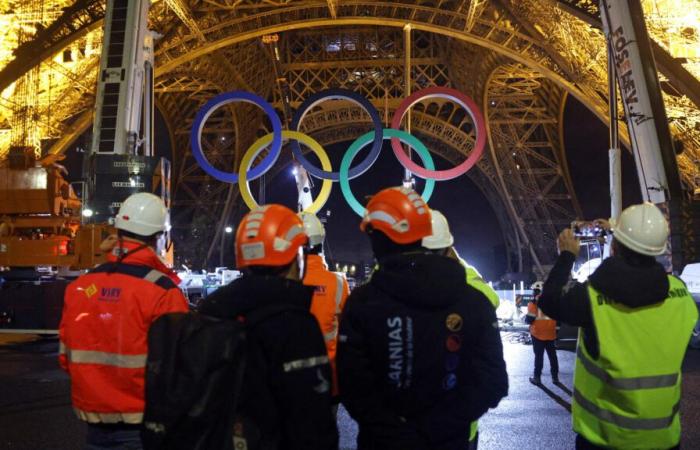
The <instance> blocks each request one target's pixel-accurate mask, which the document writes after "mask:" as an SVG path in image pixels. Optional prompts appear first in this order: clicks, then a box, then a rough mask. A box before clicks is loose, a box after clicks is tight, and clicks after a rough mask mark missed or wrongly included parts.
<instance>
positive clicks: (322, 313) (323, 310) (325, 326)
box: [304, 255, 350, 395]
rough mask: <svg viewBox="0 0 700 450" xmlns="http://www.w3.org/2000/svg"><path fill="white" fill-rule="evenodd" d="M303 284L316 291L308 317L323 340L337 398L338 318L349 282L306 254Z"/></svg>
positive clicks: (318, 257)
mask: <svg viewBox="0 0 700 450" xmlns="http://www.w3.org/2000/svg"><path fill="white" fill-rule="evenodd" d="M304 285H306V286H314V288H315V290H314V296H313V298H312V299H311V314H313V315H314V317H316V320H317V321H318V325H319V327H320V328H321V333H323V338H324V340H325V341H326V350H327V352H328V359H329V361H330V363H331V369H332V370H333V381H334V383H333V392H334V395H337V393H338V392H337V386H338V383H337V380H338V377H337V374H336V370H335V352H336V348H337V346H338V319H339V318H340V313H341V312H342V311H343V308H344V307H345V300H347V298H348V294H349V293H350V289H349V287H348V281H347V280H346V279H345V277H344V276H342V275H341V274H338V273H334V272H331V271H330V270H328V267H327V266H326V263H325V262H324V261H323V258H322V257H321V256H319V255H308V256H307V258H306V275H305V276H304Z"/></svg>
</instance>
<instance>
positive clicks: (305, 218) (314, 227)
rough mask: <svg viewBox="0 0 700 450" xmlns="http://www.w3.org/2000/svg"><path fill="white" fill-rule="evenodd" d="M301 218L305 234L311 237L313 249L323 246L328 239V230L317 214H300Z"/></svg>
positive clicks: (310, 241) (310, 242) (310, 243)
mask: <svg viewBox="0 0 700 450" xmlns="http://www.w3.org/2000/svg"><path fill="white" fill-rule="evenodd" d="M299 217H301V221H302V222H304V232H305V233H306V235H307V236H308V237H309V245H310V246H311V247H316V246H317V245H321V244H323V241H324V239H325V238H326V229H325V228H324V227H323V224H322V223H321V221H320V220H318V217H316V214H312V213H307V212H300V213H299Z"/></svg>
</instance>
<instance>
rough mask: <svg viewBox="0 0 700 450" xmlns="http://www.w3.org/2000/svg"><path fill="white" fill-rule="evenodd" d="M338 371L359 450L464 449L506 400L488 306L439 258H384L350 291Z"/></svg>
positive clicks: (453, 264)
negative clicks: (472, 427) (475, 428)
mask: <svg viewBox="0 0 700 450" xmlns="http://www.w3.org/2000/svg"><path fill="white" fill-rule="evenodd" d="M337 364H338V376H339V380H340V395H341V399H342V401H343V403H344V404H345V406H346V408H347V410H348V411H349V413H350V415H351V416H352V417H353V418H354V419H355V420H357V422H358V423H359V428H360V432H359V433H360V434H359V437H358V449H359V450H368V449H372V450H373V449H381V450H391V449H396V450H399V449H401V450H412V449H416V450H418V449H420V450H438V449H439V450H451V449H464V448H466V444H467V441H468V439H469V423H470V422H471V421H473V420H475V419H478V418H479V417H480V416H481V415H483V414H484V413H485V412H486V411H487V410H488V409H489V408H493V407H495V406H496V405H498V402H499V401H500V399H501V398H503V397H504V396H506V395H507V393H508V376H507V374H506V367H505V362H504V361H503V347H502V345H501V338H500V334H499V331H498V325H497V320H496V315H495V312H494V309H493V306H492V305H491V303H489V301H488V300H487V299H486V297H485V296H484V295H483V294H481V293H480V292H479V291H477V290H476V289H474V288H471V287H469V286H467V285H466V283H465V273H464V268H463V267H462V266H461V264H459V263H458V262H457V261H454V260H452V259H449V258H446V257H442V256H437V255H429V254H411V255H400V256H395V257H392V258H389V259H387V260H386V261H384V262H383V264H382V265H381V267H380V268H379V270H378V271H377V272H375V273H374V275H373V276H372V279H371V281H370V282H369V283H368V284H366V285H364V286H362V287H359V288H357V289H355V291H353V293H352V294H351V295H350V297H349V298H348V301H347V304H346V306H345V310H344V312H343V316H342V318H341V322H340V338H339V343H338V356H337Z"/></svg>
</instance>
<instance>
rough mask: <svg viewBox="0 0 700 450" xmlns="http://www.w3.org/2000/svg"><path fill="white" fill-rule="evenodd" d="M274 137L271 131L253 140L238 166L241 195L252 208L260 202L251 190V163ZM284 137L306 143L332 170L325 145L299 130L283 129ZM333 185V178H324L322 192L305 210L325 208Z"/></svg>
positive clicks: (324, 168)
mask: <svg viewBox="0 0 700 450" xmlns="http://www.w3.org/2000/svg"><path fill="white" fill-rule="evenodd" d="M272 138H273V134H272V133H270V134H267V135H265V136H263V137H261V138H260V139H258V140H257V141H255V142H253V145H251V146H250V147H248V150H246V152H245V154H244V155H243V159H242V160H241V165H240V167H239V168H238V184H239V189H240V191H241V197H242V198H243V201H244V202H245V204H246V205H248V208H250V209H251V210H253V209H255V208H257V207H258V206H259V205H258V202H257V201H256V200H255V199H254V198H253V194H252V193H251V192H250V185H249V184H248V177H247V172H248V170H249V169H250V166H251V163H252V162H253V160H254V159H255V157H256V156H258V155H259V154H260V152H262V151H263V149H264V148H265V147H267V146H268V145H270V143H271V142H272ZM282 139H286V140H290V139H294V140H296V141H298V142H301V143H302V144H304V145H306V146H307V147H308V148H309V149H310V150H311V151H312V152H314V153H315V154H316V156H318V159H319V160H320V161H321V167H322V168H323V170H325V171H327V172H330V171H331V160H330V159H329V158H328V153H326V151H325V150H324V149H323V147H321V144H319V143H318V142H317V141H316V140H315V139H314V138H312V137H311V136H309V135H307V134H304V133H300V132H299V131H286V130H283V131H282ZM332 187H333V181H332V180H323V183H322V184H321V192H319V193H318V197H316V200H314V202H313V203H312V204H311V205H310V206H309V207H308V208H306V209H305V210H304V212H307V213H312V214H316V213H317V212H318V211H320V209H321V208H323V205H325V204H326V202H327V201H328V197H330V195H331V188H332Z"/></svg>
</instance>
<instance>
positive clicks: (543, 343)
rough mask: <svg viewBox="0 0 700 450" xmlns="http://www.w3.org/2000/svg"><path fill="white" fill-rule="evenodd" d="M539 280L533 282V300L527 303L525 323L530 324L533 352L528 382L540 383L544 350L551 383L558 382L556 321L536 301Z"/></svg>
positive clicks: (540, 285) (540, 284)
mask: <svg viewBox="0 0 700 450" xmlns="http://www.w3.org/2000/svg"><path fill="white" fill-rule="evenodd" d="M542 285H543V283H542V282H541V281H537V282H535V283H534V284H533V285H532V287H531V289H532V291H533V293H534V295H535V300H534V301H532V302H530V303H529V304H528V305H527V316H525V323H527V324H529V325H530V336H531V337H532V349H533V351H534V352H535V375H534V376H533V377H530V383H532V384H535V385H540V384H542V379H541V377H542V367H543V366H544V352H545V350H546V351H547V357H548V358H549V369H550V372H551V374H552V383H554V384H558V383H559V360H558V359H557V348H556V345H555V341H556V339H557V322H556V321H555V320H552V319H551V318H549V317H547V316H546V315H545V314H544V313H543V312H542V310H541V309H539V307H538V305H537V302H538V301H539V298H540V295H541V294H542Z"/></svg>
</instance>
